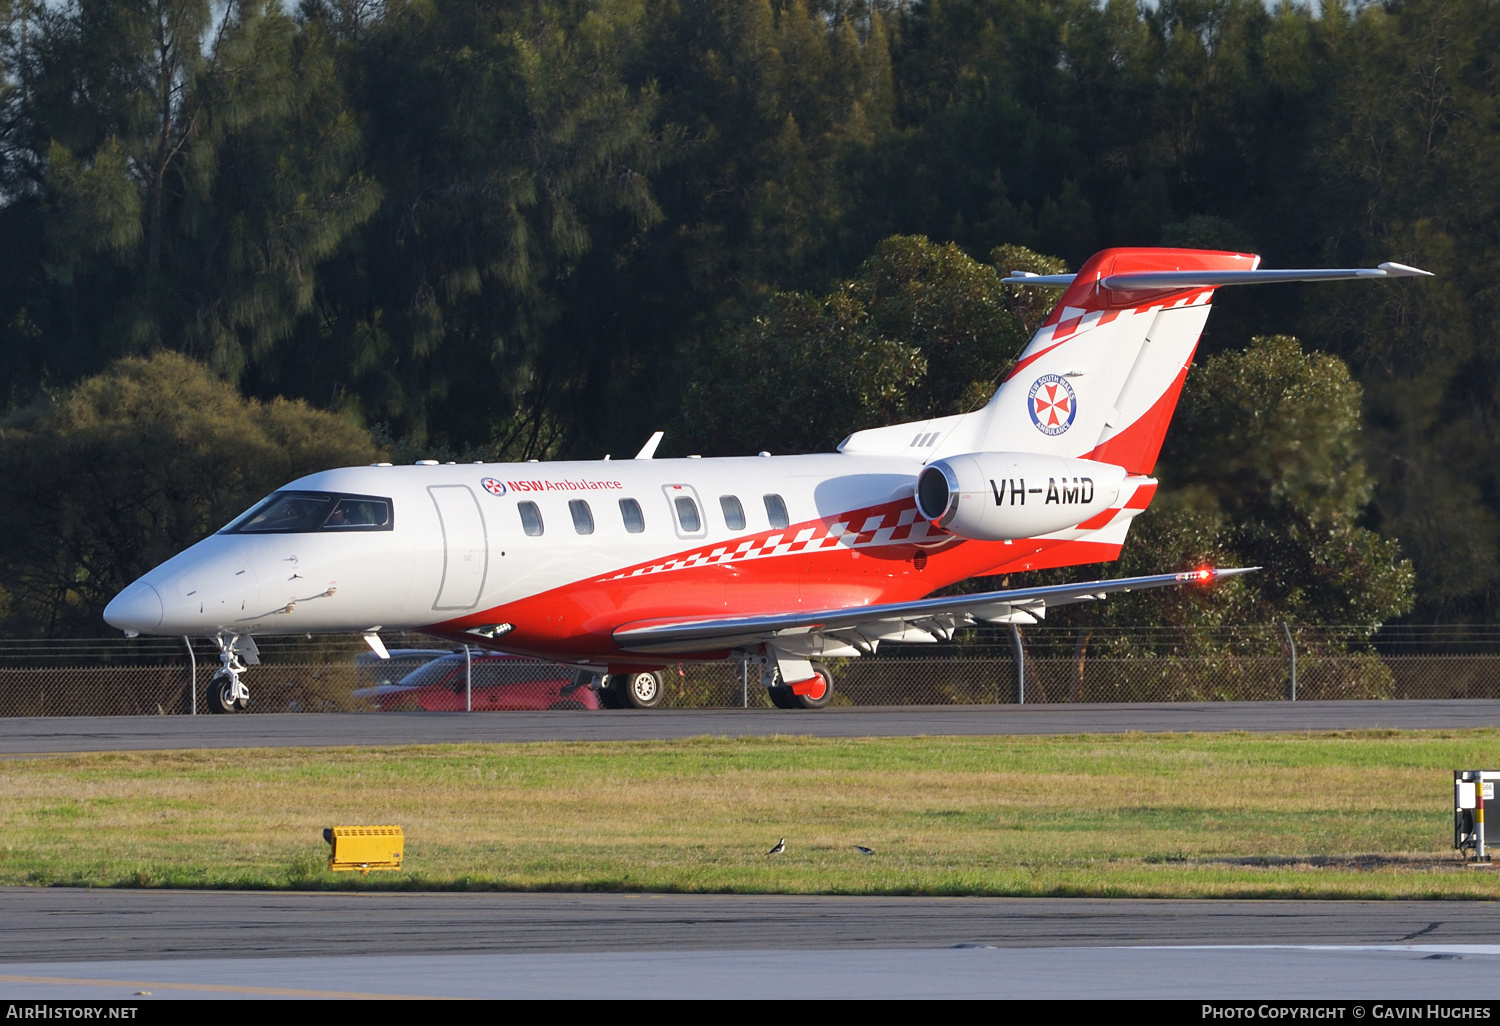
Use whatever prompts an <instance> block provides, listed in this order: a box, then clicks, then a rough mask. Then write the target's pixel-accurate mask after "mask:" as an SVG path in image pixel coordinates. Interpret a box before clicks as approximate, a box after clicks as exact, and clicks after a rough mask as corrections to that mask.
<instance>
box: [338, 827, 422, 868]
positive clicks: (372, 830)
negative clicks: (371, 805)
mask: <svg viewBox="0 0 1500 1026" xmlns="http://www.w3.org/2000/svg"><path fill="white" fill-rule="evenodd" d="M323 840H325V841H327V842H328V843H329V844H331V845H333V850H332V851H331V852H330V853H329V855H328V868H329V869H331V870H333V871H334V872H342V871H348V870H356V869H357V870H359V871H360V872H361V873H368V872H369V871H370V870H372V869H400V868H401V859H402V857H403V856H404V855H405V853H406V835H405V834H403V833H402V832H401V828H400V827H398V826H336V827H329V828H328V829H327V830H324V831H323Z"/></svg>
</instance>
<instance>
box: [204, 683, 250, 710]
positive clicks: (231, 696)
mask: <svg viewBox="0 0 1500 1026" xmlns="http://www.w3.org/2000/svg"><path fill="white" fill-rule="evenodd" d="M246 704H247V703H246V701H245V698H244V696H243V695H242V694H241V693H240V687H239V682H238V681H237V680H235V679H234V677H233V676H231V675H230V674H227V673H216V674H214V676H213V679H212V680H210V681H209V682H208V711H209V712H211V713H232V712H240V711H242V710H243V709H244V708H245V706H246Z"/></svg>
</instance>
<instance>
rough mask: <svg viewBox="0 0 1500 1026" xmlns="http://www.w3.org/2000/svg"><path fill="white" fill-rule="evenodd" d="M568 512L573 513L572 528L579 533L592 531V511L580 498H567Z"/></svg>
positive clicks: (590, 532) (591, 532)
mask: <svg viewBox="0 0 1500 1026" xmlns="http://www.w3.org/2000/svg"><path fill="white" fill-rule="evenodd" d="M568 512H569V513H571V514H573V530H575V531H577V532H578V533H579V534H593V533H594V512H593V510H591V509H589V504H588V503H587V502H585V501H584V500H582V499H569V500H568Z"/></svg>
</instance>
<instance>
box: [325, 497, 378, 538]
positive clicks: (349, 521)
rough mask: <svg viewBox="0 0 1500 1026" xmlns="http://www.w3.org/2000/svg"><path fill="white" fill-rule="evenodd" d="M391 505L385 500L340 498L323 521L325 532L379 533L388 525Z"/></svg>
mask: <svg viewBox="0 0 1500 1026" xmlns="http://www.w3.org/2000/svg"><path fill="white" fill-rule="evenodd" d="M390 522H391V504H390V503H389V502H388V501H386V500H385V499H366V498H363V497H353V496H350V497H346V498H341V499H339V501H338V504H337V505H336V506H334V507H333V512H332V513H330V514H328V519H327V520H325V521H323V530H325V531H335V530H337V531H359V530H364V531H381V530H384V529H385V528H386V527H388V526H389V525H390Z"/></svg>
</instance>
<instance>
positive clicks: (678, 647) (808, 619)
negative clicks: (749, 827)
mask: <svg viewBox="0 0 1500 1026" xmlns="http://www.w3.org/2000/svg"><path fill="white" fill-rule="evenodd" d="M1259 569H1260V567H1254V566H1252V567H1235V568H1232V569H1227V570H1193V571H1189V572H1188V573H1180V574H1157V575H1155V576H1152V577H1122V578H1117V579H1115V580H1112V581H1088V582H1085V583H1083V584H1053V585H1047V586H1044V587H1039V588H1015V589H1011V590H1008V591H986V592H980V593H979V594H977V595H954V596H951V597H948V598H929V599H919V600H917V601H915V602H892V603H889V604H886V605H878V606H859V607H856V608H852V609H829V610H824V611H821V612H809V613H778V614H774V615H771V616H739V617H729V618H727V619H719V620H677V621H671V622H664V621H642V622H637V623H627V624H624V625H623V626H621V627H618V628H616V629H615V631H614V640H615V642H616V643H617V644H618V645H619V646H620V647H621V648H622V649H625V650H626V651H628V652H641V653H653V654H660V655H689V654H692V653H695V652H707V651H714V650H718V649H726V648H740V647H743V646H746V645H756V644H763V645H766V646H768V648H770V649H772V650H774V652H775V655H776V656H777V657H778V658H780V659H795V660H805V659H808V658H810V657H813V656H823V657H840V656H857V655H870V654H872V653H874V651H875V648H876V646H877V645H879V644H880V643H881V642H882V641H906V642H911V641H937V640H939V639H941V640H944V641H946V640H947V639H949V638H951V637H952V636H953V632H954V631H955V630H958V629H960V628H963V627H972V626H974V625H976V624H978V623H981V622H983V623H1036V621H1037V619H1038V618H1040V617H1042V616H1044V615H1046V611H1047V607H1048V606H1064V605H1069V604H1071V603H1074V602H1092V601H1097V600H1099V599H1103V598H1105V597H1106V596H1108V595H1111V594H1113V593H1115V592H1127V591H1144V590H1145V589H1147V588H1165V587H1169V586H1171V585H1176V584H1188V583H1192V582H1199V583H1207V582H1209V581H1216V580H1221V579H1223V578H1226V577H1235V576H1237V575H1239V574H1245V573H1249V572H1250V571H1252V570H1259ZM790 679H798V678H790Z"/></svg>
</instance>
